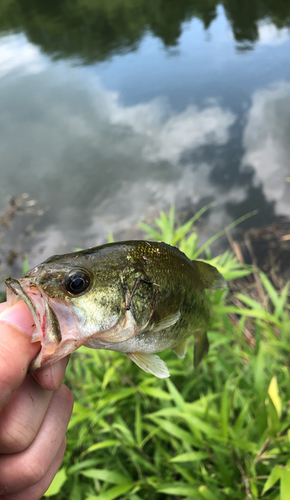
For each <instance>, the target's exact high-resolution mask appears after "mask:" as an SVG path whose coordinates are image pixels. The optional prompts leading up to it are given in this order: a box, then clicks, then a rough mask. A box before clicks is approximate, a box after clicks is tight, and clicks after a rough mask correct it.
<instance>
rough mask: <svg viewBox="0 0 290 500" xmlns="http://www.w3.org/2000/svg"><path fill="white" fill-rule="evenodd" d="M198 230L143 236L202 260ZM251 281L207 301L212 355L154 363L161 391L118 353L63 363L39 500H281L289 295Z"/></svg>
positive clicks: (288, 475)
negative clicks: (56, 460)
mask: <svg viewBox="0 0 290 500" xmlns="http://www.w3.org/2000/svg"><path fill="white" fill-rule="evenodd" d="M204 210H205V209H204ZM196 218H197V216H196V217H195V218H193V219H191V221H189V222H188V223H186V224H185V225H183V226H181V227H179V228H176V227H175V223H174V209H173V208H171V211H170V213H169V215H168V216H167V215H166V214H164V213H161V215H160V218H159V219H157V221H158V222H157V221H156V224H157V226H158V228H159V230H160V231H161V232H160V233H159V232H158V231H157V230H156V229H152V230H151V228H150V227H149V226H144V224H143V228H144V229H146V232H147V235H146V237H147V238H148V237H152V238H154V239H158V240H160V239H163V240H164V241H167V242H170V243H173V242H174V244H176V245H179V246H180V248H182V249H183V251H185V252H186V253H187V255H188V256H189V257H190V258H192V256H196V255H200V253H201V249H200V248H198V236H197V234H196V233H195V232H194V231H193V224H194V222H195V221H196ZM210 262H211V263H213V264H214V265H216V266H217V267H218V268H219V270H220V271H221V272H222V273H223V274H224V276H225V277H226V279H228V280H229V281H231V280H237V279H239V278H244V277H245V276H246V275H248V274H249V273H250V272H252V271H253V269H252V268H251V267H249V266H245V265H241V264H240V263H239V262H238V260H237V259H236V257H235V256H234V255H233V254H231V253H230V252H226V253H225V254H223V255H221V256H218V257H216V258H214V259H211V261H210ZM255 276H256V281H253V280H252V281H245V279H244V281H238V282H237V281H234V282H232V285H236V283H240V286H239V287H238V289H237V290H236V288H235V286H232V290H230V291H227V290H222V291H220V290H218V291H215V292H211V293H209V294H208V297H209V300H210V303H211V308H212V318H211V323H210V328H209V333H208V334H209V339H210V351H209V354H208V355H207V356H206V358H205V359H204V360H203V362H202V364H201V365H200V367H199V368H198V369H197V370H194V369H193V366H192V357H193V356H192V348H191V345H189V349H188V352H187V354H186V357H185V359H184V360H183V361H181V360H180V359H177V358H176V357H175V356H174V354H172V352H171V351H170V352H169V351H166V352H164V353H162V354H161V356H162V357H163V358H164V359H165V361H166V363H167V365H168V367H169V369H170V373H171V378H170V379H166V380H163V381H161V380H160V379H157V378H155V377H153V376H152V375H149V374H145V373H144V372H142V371H141V370H140V369H139V368H138V367H137V366H136V365H134V364H133V363H131V361H130V360H129V358H127V357H126V356H123V355H121V354H119V353H115V352H107V351H97V350H90V349H86V348H81V349H80V350H79V351H78V352H77V353H76V354H74V355H73V356H72V358H71V361H70V364H69V366H68V369H67V378H66V383H67V384H68V385H69V386H70V387H71V389H72V391H73V392H74V395H75V401H76V402H75V406H74V411H73V416H72V418H71V421H70V424H69V430H68V434H67V438H68V445H67V452H66V455H65V459H64V463H63V466H62V468H61V470H60V471H59V472H58V474H57V475H56V477H55V479H54V481H53V483H52V485H51V487H50V488H49V490H48V491H47V493H46V495H45V496H46V498H50V497H51V498H56V499H57V500H62V499H69V500H82V499H86V500H114V499H118V498H119V499H126V500H127V499H130V500H146V499H149V498H150V499H152V498H153V499H156V500H159V499H160V500H161V499H162V500H167V499H168V500H169V499H176V500H177V499H185V500H234V499H240V500H245V499H261V500H263V499H266V500H286V499H288V498H289V491H290V414H289V412H288V408H289V400H290V370H289V363H290V347H289V346H290V308H289V287H288V286H287V285H286V286H285V287H284V288H283V289H282V290H276V289H275V288H274V287H273V285H272V284H271V282H270V281H269V279H268V278H267V277H266V276H265V275H264V274H263V273H261V272H260V271H258V270H255ZM235 290H236V291H235Z"/></svg>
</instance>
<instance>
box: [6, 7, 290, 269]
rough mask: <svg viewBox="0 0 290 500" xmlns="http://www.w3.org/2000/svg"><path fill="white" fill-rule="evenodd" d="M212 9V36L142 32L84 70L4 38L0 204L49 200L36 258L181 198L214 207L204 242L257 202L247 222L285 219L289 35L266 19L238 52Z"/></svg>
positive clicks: (188, 26) (194, 30) (20, 39)
mask: <svg viewBox="0 0 290 500" xmlns="http://www.w3.org/2000/svg"><path fill="white" fill-rule="evenodd" d="M217 14H218V15H217V18H216V19H215V20H214V21H213V22H212V23H211V25H210V27H209V29H208V31H206V32H205V31H204V27H203V25H202V23H201V21H200V20H198V19H196V18H192V19H191V20H189V21H187V22H185V23H183V25H182V33H181V35H180V38H179V40H178V45H177V46H176V47H170V48H167V49H164V46H163V44H162V42H161V41H160V40H159V39H158V38H156V37H153V36H152V34H150V32H147V33H146V34H145V35H144V37H143V38H142V40H141V41H140V43H139V47H138V50H135V51H133V52H128V53H126V54H123V53H122V54H116V55H113V56H111V57H110V58H109V59H108V60H106V61H104V62H94V63H92V64H86V65H83V64H82V61H81V60H79V59H78V58H72V59H68V60H66V59H60V60H58V61H54V60H52V59H50V57H49V56H48V55H45V54H44V53H43V52H42V51H41V50H40V48H39V47H38V46H37V45H33V44H31V43H30V42H29V41H28V40H27V38H26V36H25V35H24V34H23V33H17V34H12V33H10V34H6V35H5V36H2V38H0V95H1V99H0V131H1V132H0V157H1V167H0V168H1V173H2V182H1V186H0V193H1V199H2V200H5V198H6V197H7V194H11V195H16V196H17V195H19V194H21V193H22V192H27V193H29V195H30V196H32V197H33V198H36V199H37V200H38V201H39V203H40V205H42V206H46V205H48V206H49V210H48V211H47V212H46V215H45V216H44V218H43V221H42V224H41V225H40V226H39V227H40V230H41V231H40V234H39V237H38V244H37V245H36V246H35V252H34V256H31V260H32V261H33V262H32V263H34V261H35V263H36V262H37V258H38V257H37V256H36V253H37V249H39V248H40V246H45V250H44V252H43V258H45V257H48V256H49V255H50V254H51V253H55V252H58V251H62V250H63V249H65V250H66V249H68V250H71V249H73V248H75V247H86V246H92V245H95V244H99V243H101V242H103V241H105V240H106V236H107V234H108V232H113V233H114V234H118V233H119V232H120V231H122V230H123V231H125V232H126V231H127V234H130V228H132V226H134V225H135V224H136V223H137V222H138V221H139V220H140V219H141V218H143V217H146V216H152V215H154V214H156V213H157V211H158V210H160V209H167V208H168V207H169V205H170V204H171V203H173V202H174V203H175V204H176V206H177V208H184V207H186V206H188V207H199V208H200V207H201V206H202V205H203V204H205V203H207V202H209V201H215V202H216V203H217V206H216V208H215V209H214V210H212V211H211V212H210V214H209V216H208V218H207V220H206V226H205V228H204V234H203V237H206V236H208V235H212V234H214V233H215V232H217V231H218V230H219V229H220V228H221V227H224V226H225V225H226V224H227V223H229V222H231V221H232V220H234V219H235V218H237V217H239V216H241V215H243V214H244V213H245V212H248V211H250V210H253V209H255V208H258V209H259V211H260V212H259V215H258V216H256V218H255V221H254V220H253V221H252V222H251V225H256V224H257V225H267V224H269V223H272V222H274V221H276V220H278V218H279V216H281V215H288V216H290V196H289V195H290V182H289V176H290V166H289V157H290V144H289V132H290V64H289V53H290V50H289V49H290V38H289V30H288V28H286V27H282V28H281V29H278V28H277V27H276V26H274V24H272V23H271V22H270V21H269V22H268V23H267V22H266V21H265V20H263V21H262V22H261V23H260V24H259V25H258V34H259V37H258V41H257V43H256V45H255V48H254V49H253V50H250V51H237V48H236V43H235V41H234V39H233V35H232V31H231V29H230V25H229V23H228V21H227V19H226V17H225V14H224V10H223V8H222V7H220V6H219V7H218V10H217ZM64 241H65V242H66V247H64V246H63V242H64Z"/></svg>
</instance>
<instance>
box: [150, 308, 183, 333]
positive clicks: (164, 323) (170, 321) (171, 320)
mask: <svg viewBox="0 0 290 500" xmlns="http://www.w3.org/2000/svg"><path fill="white" fill-rule="evenodd" d="M179 318H180V311H179V310H178V311H177V312H176V313H174V314H171V316H167V317H166V318H163V319H162V320H160V321H159V322H158V323H156V324H152V327H151V328H149V329H148V331H150V332H159V331H160V330H164V329H165V328H169V327H170V326H173V325H175V323H177V321H178V320H179Z"/></svg>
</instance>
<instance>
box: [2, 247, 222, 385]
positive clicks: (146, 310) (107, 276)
mask: <svg viewBox="0 0 290 500" xmlns="http://www.w3.org/2000/svg"><path fill="white" fill-rule="evenodd" d="M6 285H7V300H8V303H9V305H12V304H13V303H14V302H15V301H17V300H20V299H23V300H24V302H25V303H26V304H27V306H28V307H29V309H30V311H31V313H32V316H33V319H34V322H35V331H34V333H33V337H32V342H38V341H40V343H41V347H40V351H39V353H38V355H37V356H36V358H35V359H34V361H33V362H32V364H31V366H30V369H29V371H30V372H33V371H35V370H37V369H39V368H42V367H44V366H47V365H50V364H52V363H54V362H56V361H57V360H59V359H61V358H63V357H64V356H66V355H67V354H69V353H71V352H72V351H75V350H76V349H78V348H79V347H80V346H81V345H83V344H84V345H85V346H87V347H91V348H93V349H109V350H112V351H118V352H122V353H125V354H127V355H128V356H129V357H130V358H131V360H132V361H134V362H135V363H136V364H137V365H138V366H139V367H140V368H142V369H143V370H144V371H145V372H149V373H153V374H154V375H156V376H157V377H159V378H165V377H168V376H169V371H168V369H167V366H166V364H165V363H164V361H162V360H161V359H160V358H159V356H157V355H156V354H154V353H156V352H160V351H163V350H165V349H172V350H173V351H174V352H175V354H176V355H177V356H178V357H180V358H183V357H184V356H185V353H186V348H187V338H188V337H189V336H190V335H194V338H195V348H194V366H197V365H198V364H199V362H200V361H201V359H202V358H203V356H204V355H205V354H206V353H207V351H208V345H209V344H208V339H207V334H206V329H207V326H208V322H209V304H208V301H207V298H206V294H205V289H206V288H213V289H218V288H225V287H226V282H225V280H224V278H223V277H222V276H221V275H220V274H219V272H218V271H217V270H216V268H215V267H213V266H210V265H209V264H206V263H205V262H202V261H191V260H189V259H188V258H187V257H186V256H185V255H184V254H183V253H182V252H181V251H180V250H178V249H177V248H175V247H173V246H170V245H167V244H165V243H161V242H152V241H124V242H120V243H110V244H107V245H103V246H100V247H96V248H90V249H88V250H83V251H81V252H74V253H70V254H66V255H55V256H53V257H50V258H49V259H47V260H46V261H45V262H43V263H42V264H40V265H39V266H37V267H35V268H34V269H32V270H31V271H29V272H28V273H26V274H25V275H24V276H23V277H22V278H20V279H18V280H16V279H12V278H9V279H7V280H6Z"/></svg>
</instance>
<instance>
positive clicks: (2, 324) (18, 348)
mask: <svg viewBox="0 0 290 500" xmlns="http://www.w3.org/2000/svg"><path fill="white" fill-rule="evenodd" d="M0 311H1V312H0V409H1V408H2V407H3V406H4V405H5V404H6V403H7V401H8V400H9V399H10V396H11V393H12V392H13V390H15V389H16V388H17V387H19V385H20V384H21V383H22V382H23V380H24V378H25V376H26V374H27V370H28V366H29V365H30V363H31V361H32V360H33V358H35V356H36V354H37V352H38V351H39V348H40V343H39V342H36V343H33V344H32V343H31V336H32V333H33V331H34V329H35V325H34V321H33V317H32V314H31V312H30V311H29V309H28V307H27V305H26V304H25V303H24V302H23V300H20V301H19V302H16V304H14V305H13V306H12V307H7V305H6V308H5V304H1V308H0Z"/></svg>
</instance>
